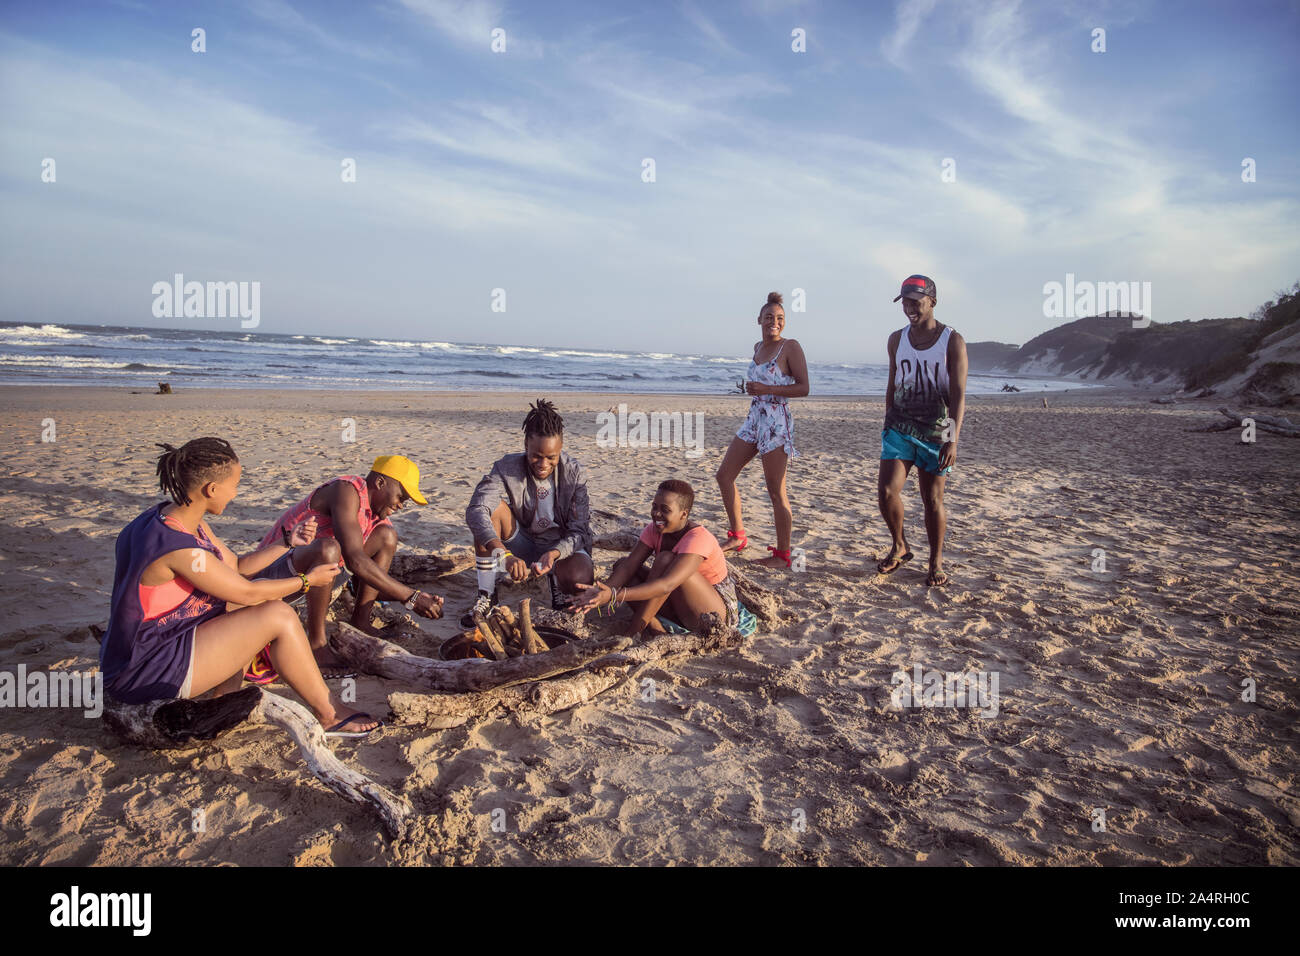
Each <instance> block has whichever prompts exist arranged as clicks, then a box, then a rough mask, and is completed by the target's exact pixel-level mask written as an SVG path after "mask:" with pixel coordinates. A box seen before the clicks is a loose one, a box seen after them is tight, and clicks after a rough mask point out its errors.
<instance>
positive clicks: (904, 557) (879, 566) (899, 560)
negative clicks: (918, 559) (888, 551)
mask: <svg viewBox="0 0 1300 956" xmlns="http://www.w3.org/2000/svg"><path fill="white" fill-rule="evenodd" d="M911 560H912V552H911V551H908V552H907V553H906V554H900V555H895V556H894V557H892V558H885V559H884V560H883V561H877V562H876V573H877V574H880V575H887V574H893V573H894V572H895V571H897V570H898V569H899V568H901V567H902V566H903V565H905V564H906V563H907V562H908V561H911ZM891 561H892V562H894V566H893V567H892V568H890V569H889V570H888V571H886V570H885V569H884V567H883V565H886V564H889V562H891Z"/></svg>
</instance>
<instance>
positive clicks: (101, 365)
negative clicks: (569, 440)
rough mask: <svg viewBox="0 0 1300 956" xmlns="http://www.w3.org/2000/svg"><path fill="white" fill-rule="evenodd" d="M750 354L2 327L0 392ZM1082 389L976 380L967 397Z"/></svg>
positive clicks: (825, 383) (399, 377) (703, 384)
mask: <svg viewBox="0 0 1300 956" xmlns="http://www.w3.org/2000/svg"><path fill="white" fill-rule="evenodd" d="M748 366H749V358H748V356H744V357H741V356H719V355H674V354H671V353H667V352H618V351H603V350H584V349H568V348H537V347H533V346H523V345H479V344H475V343H472V342H420V341H415V340H406V339H389V338H374V339H370V338H342V337H334V336H319V335H271V334H258V333H255V332H207V331H198V330H192V329H145V328H133V327H130V326H87V325H49V324H46V325H35V324H19V323H15V322H5V323H0V384H9V385H114V386H120V387H123V388H147V389H149V390H153V389H155V388H156V387H157V384H158V383H159V382H163V381H166V382H169V383H170V384H171V385H172V387H173V388H178V389H180V388H317V389H325V388H328V389H370V390H375V389H382V390H391V389H418V390H435V391H456V392H462V391H486V390H494V391H495V390H507V391H523V392H535V393H538V394H542V395H545V394H549V393H552V392H556V391H593V392H599V391H608V392H631V393H639V392H686V393H695V394H724V393H727V392H730V391H734V390H735V385H736V382H737V381H738V380H739V379H742V378H744V375H745V369H746V368H747V367H748ZM809 374H810V376H811V378H812V394H813V395H883V394H884V392H885V384H886V381H887V377H888V370H887V369H886V368H885V366H884V365H853V364H819V363H813V364H811V365H810V367H809ZM1006 382H1010V383H1011V384H1014V385H1016V386H1018V387H1019V388H1021V389H1022V390H1024V391H1059V390H1061V389H1065V388H1080V387H1085V386H1081V385H1080V384H1079V383H1077V382H1067V381H1061V380H1055V379H1051V378H1046V377H1013V376H1006V375H980V374H974V373H972V374H971V375H970V376H969V377H968V380H967V388H968V390H969V391H970V392H972V393H989V392H997V391H999V390H1000V389H1001V388H1002V385H1003V383H1006Z"/></svg>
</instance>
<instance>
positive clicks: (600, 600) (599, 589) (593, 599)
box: [569, 581, 614, 615]
mask: <svg viewBox="0 0 1300 956" xmlns="http://www.w3.org/2000/svg"><path fill="white" fill-rule="evenodd" d="M578 589H579V590H580V591H586V592H588V593H587V596H586V597H584V598H582V599H581V600H578V599H576V598H575V599H574V602H573V604H572V606H571V607H570V608H569V613H571V614H582V615H585V614H586V613H587V612H588V611H594V610H596V608H598V607H604V606H605V605H606V604H608V603H609V602H610V601H612V600H613V599H614V592H613V591H611V590H610V589H609V587H608V586H607V585H605V584H602V583H601V582H600V581H597V582H596V583H595V584H579V585H578Z"/></svg>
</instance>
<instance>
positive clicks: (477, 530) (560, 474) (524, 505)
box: [465, 452, 592, 560]
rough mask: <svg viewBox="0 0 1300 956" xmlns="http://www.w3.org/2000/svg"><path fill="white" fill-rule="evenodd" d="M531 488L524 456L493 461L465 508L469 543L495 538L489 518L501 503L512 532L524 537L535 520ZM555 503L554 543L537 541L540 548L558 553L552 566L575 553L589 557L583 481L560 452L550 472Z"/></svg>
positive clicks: (533, 483) (588, 514) (530, 474)
mask: <svg viewBox="0 0 1300 956" xmlns="http://www.w3.org/2000/svg"><path fill="white" fill-rule="evenodd" d="M536 488H537V482H536V481H534V479H533V472H532V469H531V468H529V467H528V456H527V455H524V454H522V453H520V454H516V455H506V456H505V457H504V458H502V459H500V460H499V461H497V462H496V464H494V465H493V466H492V470H491V471H490V472H488V473H487V474H486V475H484V476H483V477H482V478H481V479H480V480H479V483H478V486H477V487H475V489H474V495H473V497H471V498H470V500H469V507H468V508H466V509H465V523H466V524H468V525H469V530H470V531H471V532H472V533H473V535H474V543H475V544H476V545H486V544H487V543H488V542H489V541H491V540H492V539H493V538H495V537H496V531H494V530H493V528H492V512H493V511H494V510H495V509H496V506H497V503H498V502H501V501H504V502H506V504H508V505H509V506H510V513H511V514H512V515H514V518H515V524H516V526H517V527H519V528H522V529H525V531H526V530H527V529H528V528H529V527H530V526H531V525H532V523H533V518H534V517H536V515H535V508H534V503H535V502H536V500H537V491H536ZM555 499H556V500H555V521H556V523H557V524H558V525H559V530H558V531H553V532H552V534H555V535H557V536H558V540H556V541H553V542H547V540H546V539H547V538H549V537H551V534H547V535H544V536H543V537H542V539H541V540H542V542H543V543H549V544H550V546H551V547H552V548H555V549H556V550H557V551H559V552H560V557H559V558H557V559H556V560H563V559H564V558H567V557H569V555H571V554H573V553H574V552H576V551H586V552H587V553H591V545H592V536H591V503H590V501H588V499H587V479H586V477H585V476H584V475H583V473H582V466H581V465H579V464H578V463H577V462H576V461H574V460H573V459H572V458H570V457H569V456H568V454H567V453H565V452H560V463H559V464H558V465H556V466H555Z"/></svg>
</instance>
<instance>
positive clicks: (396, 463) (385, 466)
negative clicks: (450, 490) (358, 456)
mask: <svg viewBox="0 0 1300 956" xmlns="http://www.w3.org/2000/svg"><path fill="white" fill-rule="evenodd" d="M370 470H371V471H373V472H374V473H375V474H377V475H387V476H388V477H389V478H392V479H393V480H394V481H396V482H397V483H398V484H400V485H401V486H402V488H404V489H405V490H406V493H407V494H408V495H410V497H411V500H412V501H414V502H415V503H416V504H417V505H427V504H428V503H429V502H427V501H425V500H424V495H422V494H420V469H419V467H418V466H417V465H416V464H415V462H413V461H411V459H409V458H404V457H402V456H401V455H380V456H379V457H378V458H376V459H375V463H374V464H373V465H371V466H370Z"/></svg>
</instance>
